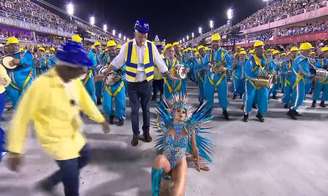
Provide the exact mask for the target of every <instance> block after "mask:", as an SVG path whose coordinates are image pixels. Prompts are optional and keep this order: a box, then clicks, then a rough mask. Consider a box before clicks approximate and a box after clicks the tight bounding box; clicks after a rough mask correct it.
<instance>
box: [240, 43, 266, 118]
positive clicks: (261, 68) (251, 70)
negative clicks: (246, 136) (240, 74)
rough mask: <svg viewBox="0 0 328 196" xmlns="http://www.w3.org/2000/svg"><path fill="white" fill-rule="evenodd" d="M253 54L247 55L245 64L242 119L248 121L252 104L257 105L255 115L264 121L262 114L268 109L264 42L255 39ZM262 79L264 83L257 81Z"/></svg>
mask: <svg viewBox="0 0 328 196" xmlns="http://www.w3.org/2000/svg"><path fill="white" fill-rule="evenodd" d="M254 50H255V51H254V54H252V55H250V56H249V59H248V60H247V62H246V64H245V79H246V84H245V101H244V102H245V104H244V105H245V107H244V118H243V121H244V122H247V121H248V115H249V113H250V112H251V111H252V107H253V104H255V105H257V106H258V111H257V115H256V117H257V118H258V119H259V121H260V122H264V115H265V113H266V112H267V110H268V104H269V102H268V96H269V85H268V83H269V79H268V73H269V70H268V69H269V68H268V61H267V60H266V58H265V56H264V42H262V41H255V43H254ZM259 78H261V79H264V85H260V84H258V83H257V81H258V79H259Z"/></svg>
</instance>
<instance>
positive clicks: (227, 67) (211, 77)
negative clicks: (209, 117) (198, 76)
mask: <svg viewBox="0 0 328 196" xmlns="http://www.w3.org/2000/svg"><path fill="white" fill-rule="evenodd" d="M211 40H212V49H211V50H210V53H209V54H207V55H206V56H205V60H204V61H203V63H204V65H206V66H208V69H210V71H208V72H207V74H206V76H205V79H204V87H203V88H204V95H205V99H206V101H207V104H209V106H210V107H212V108H213V107H214V94H215V92H217V93H218V97H219V104H220V106H221V108H222V113H223V116H224V118H225V119H226V120H229V114H228V111H227V108H228V104H229V103H228V82H227V72H228V71H231V70H232V57H231V56H230V54H229V53H228V51H226V50H225V49H223V48H221V47H220V48H219V42H220V40H221V36H220V35H219V34H217V33H216V34H213V35H212V37H211Z"/></svg>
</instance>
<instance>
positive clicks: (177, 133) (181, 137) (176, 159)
mask: <svg viewBox="0 0 328 196" xmlns="http://www.w3.org/2000/svg"><path fill="white" fill-rule="evenodd" d="M157 111H158V114H159V118H158V122H157V124H156V126H155V128H158V131H159V132H160V135H159V138H158V139H157V141H156V145H155V148H156V150H157V151H158V152H159V154H158V155H157V157H156V158H155V161H154V165H153V168H152V172H151V178H152V195H153V196H158V195H159V193H160V184H161V179H162V177H163V173H164V172H165V173H166V174H169V173H171V174H172V177H173V183H174V186H173V190H172V195H184V193H185V183H186V173H187V154H192V155H193V158H194V161H195V164H196V167H197V170H198V171H200V170H201V169H202V170H208V168H207V167H201V161H202V162H211V161H212V158H211V156H212V150H213V146H214V145H213V144H212V142H211V141H210V140H209V139H207V138H206V137H204V135H206V134H208V130H207V129H208V128H204V127H202V125H203V124H204V123H206V122H208V121H209V120H211V115H210V108H209V107H207V104H206V103H204V104H202V105H201V106H199V107H198V108H191V107H190V106H188V105H187V104H186V99H185V97H182V96H174V98H173V102H172V101H171V102H167V101H165V100H163V101H162V102H160V103H159V105H158V106H157Z"/></svg>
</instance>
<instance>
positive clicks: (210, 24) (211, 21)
mask: <svg viewBox="0 0 328 196" xmlns="http://www.w3.org/2000/svg"><path fill="white" fill-rule="evenodd" d="M209 26H210V29H211V31H212V30H213V28H214V21H213V20H210V21H209Z"/></svg>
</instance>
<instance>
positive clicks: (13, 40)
mask: <svg viewBox="0 0 328 196" xmlns="http://www.w3.org/2000/svg"><path fill="white" fill-rule="evenodd" d="M8 44H19V40H18V39H17V38H16V37H14V36H13V37H8V38H7V41H6V45H8Z"/></svg>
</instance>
